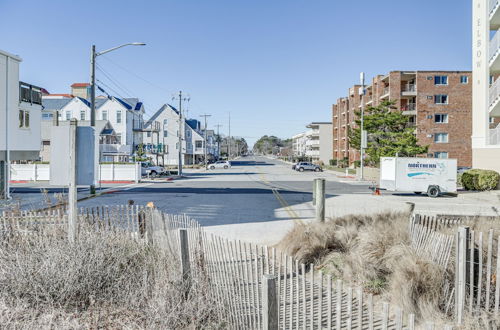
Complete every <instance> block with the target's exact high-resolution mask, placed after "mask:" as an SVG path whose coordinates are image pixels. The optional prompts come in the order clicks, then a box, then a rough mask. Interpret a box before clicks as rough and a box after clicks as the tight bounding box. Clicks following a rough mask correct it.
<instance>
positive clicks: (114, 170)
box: [10, 163, 141, 182]
mask: <svg viewBox="0 0 500 330" xmlns="http://www.w3.org/2000/svg"><path fill="white" fill-rule="evenodd" d="M99 170H100V171H99V172H100V173H98V179H99V181H133V182H139V181H140V180H141V167H140V164H139V163H131V164H100V165H99ZM10 179H11V180H12V181H49V180H50V165H49V164H12V165H11V166H10Z"/></svg>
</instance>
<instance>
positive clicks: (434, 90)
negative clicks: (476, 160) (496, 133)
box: [332, 71, 472, 166]
mask: <svg viewBox="0 0 500 330" xmlns="http://www.w3.org/2000/svg"><path fill="white" fill-rule="evenodd" d="M471 81H472V74H471V72H470V71H392V72H390V73H389V74H387V75H385V76H382V75H378V76H376V77H374V78H373V80H372V83H371V84H369V85H368V86H365V88H366V94H365V97H364V103H365V109H366V108H367V107H369V106H377V105H379V104H380V103H381V102H382V101H384V100H391V101H393V102H394V103H395V104H394V106H395V107H396V109H398V111H402V112H403V113H404V114H405V115H407V116H408V121H409V122H410V123H411V125H414V126H415V134H416V136H417V139H418V142H419V144H421V145H429V151H428V154H427V155H422V156H426V157H438V158H456V159H457V160H458V166H471V165H472V150H471V135H472V87H471ZM361 94H362V91H361V86H360V85H355V86H353V87H351V88H349V91H348V96H347V97H343V98H339V99H338V100H337V102H336V104H334V105H333V109H332V115H333V120H332V123H333V159H336V160H341V159H344V158H349V164H352V163H353V162H354V161H356V160H359V151H358V150H355V149H353V148H352V147H350V146H349V138H348V130H349V128H350V127H355V126H356V124H355V122H354V120H355V117H356V116H355V111H358V110H361V100H362V98H361V96H362V95H361Z"/></svg>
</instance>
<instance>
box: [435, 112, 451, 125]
mask: <svg viewBox="0 0 500 330" xmlns="http://www.w3.org/2000/svg"><path fill="white" fill-rule="evenodd" d="M438 116H441V119H443V118H446V120H444V121H437V120H436V119H437V118H438ZM448 119H449V116H448V114H447V113H436V114H435V115H434V123H435V124H448Z"/></svg>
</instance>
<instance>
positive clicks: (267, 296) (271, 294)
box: [262, 274, 278, 330]
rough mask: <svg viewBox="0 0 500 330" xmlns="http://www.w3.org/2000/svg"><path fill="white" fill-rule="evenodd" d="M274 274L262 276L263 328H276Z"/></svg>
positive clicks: (276, 305)
mask: <svg viewBox="0 0 500 330" xmlns="http://www.w3.org/2000/svg"><path fill="white" fill-rule="evenodd" d="M276 278H277V277H276V276H275V275H270V274H264V275H263V276H262V321H263V322H262V323H263V329H264V330H278V296H277V294H276Z"/></svg>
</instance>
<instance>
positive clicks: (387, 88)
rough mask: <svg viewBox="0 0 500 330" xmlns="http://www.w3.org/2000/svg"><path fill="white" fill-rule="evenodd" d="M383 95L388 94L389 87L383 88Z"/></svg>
mask: <svg viewBox="0 0 500 330" xmlns="http://www.w3.org/2000/svg"><path fill="white" fill-rule="evenodd" d="M385 94H389V86H387V87H384V89H383V90H382V95H385Z"/></svg>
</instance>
